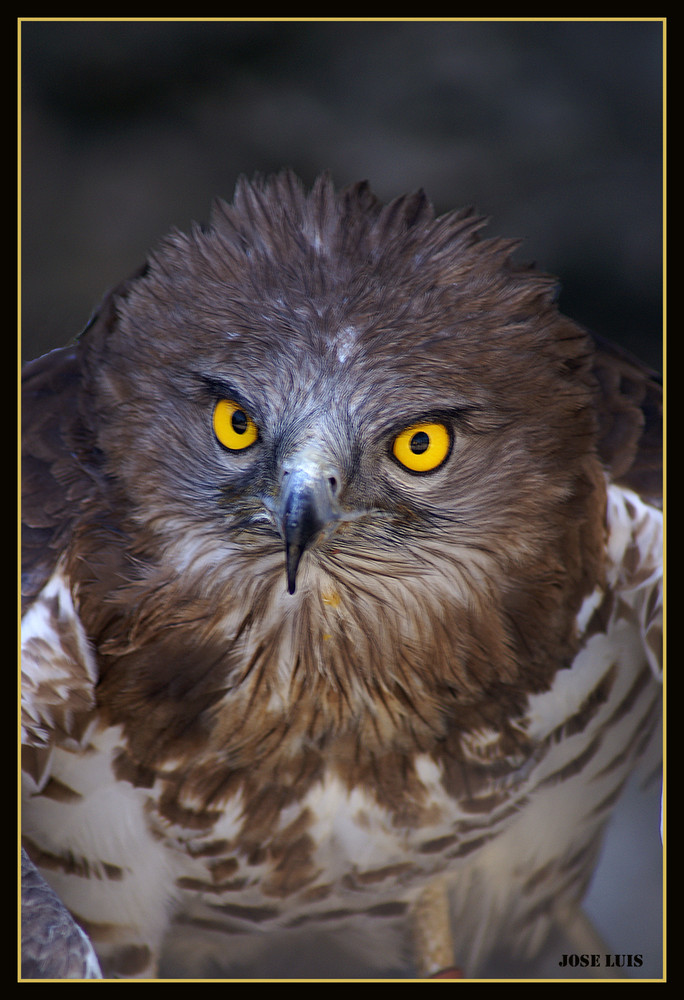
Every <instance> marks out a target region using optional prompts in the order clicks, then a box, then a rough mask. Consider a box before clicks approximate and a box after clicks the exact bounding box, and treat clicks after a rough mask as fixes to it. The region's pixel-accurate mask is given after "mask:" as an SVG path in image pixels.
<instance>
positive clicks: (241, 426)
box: [230, 410, 247, 434]
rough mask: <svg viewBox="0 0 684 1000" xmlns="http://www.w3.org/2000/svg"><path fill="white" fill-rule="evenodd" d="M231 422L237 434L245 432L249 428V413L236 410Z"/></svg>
mask: <svg viewBox="0 0 684 1000" xmlns="http://www.w3.org/2000/svg"><path fill="white" fill-rule="evenodd" d="M230 422H231V424H232V425H233V430H234V431H235V433H236V434H244V433H245V431H246V430H247V414H246V413H244V412H243V411H242V410H236V411H235V413H234V414H233V416H232V417H231V420H230Z"/></svg>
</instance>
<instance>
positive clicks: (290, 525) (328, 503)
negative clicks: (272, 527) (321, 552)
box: [280, 468, 339, 594]
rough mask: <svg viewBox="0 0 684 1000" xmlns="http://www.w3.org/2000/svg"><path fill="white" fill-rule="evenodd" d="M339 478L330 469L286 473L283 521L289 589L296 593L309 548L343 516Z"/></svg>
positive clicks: (281, 496)
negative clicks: (318, 536)
mask: <svg viewBox="0 0 684 1000" xmlns="http://www.w3.org/2000/svg"><path fill="white" fill-rule="evenodd" d="M338 483H339V478H338V477H337V476H336V475H334V474H332V473H331V472H330V471H329V470H326V471H323V470H321V469H316V470H311V469H309V468H296V469H294V470H292V471H288V472H285V474H284V475H283V482H282V489H281V495H280V523H281V530H282V534H283V538H284V539H285V568H286V571H287V589H288V592H289V593H290V594H294V592H295V584H296V579H297V569H298V567H299V563H300V560H301V558H302V555H303V554H304V551H305V550H306V548H307V547H308V546H309V545H310V544H311V542H312V541H313V540H314V539H315V538H316V536H317V535H318V534H319V532H321V531H322V530H323V529H324V528H325V527H326V526H328V525H330V524H331V523H332V522H334V521H336V520H337V519H338V518H339V510H338V507H337V503H336V500H335V496H336V493H337V489H338Z"/></svg>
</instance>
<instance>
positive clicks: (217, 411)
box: [214, 399, 259, 451]
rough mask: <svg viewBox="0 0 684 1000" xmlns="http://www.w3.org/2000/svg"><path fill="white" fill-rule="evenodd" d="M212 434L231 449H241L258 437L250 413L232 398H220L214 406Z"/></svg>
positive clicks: (247, 446)
mask: <svg viewBox="0 0 684 1000" xmlns="http://www.w3.org/2000/svg"><path fill="white" fill-rule="evenodd" d="M214 434H215V435H216V437H217V438H218V439H219V441H220V442H221V444H222V445H223V446H224V447H225V448H229V449H230V450H231V451H243V450H244V449H245V448H249V446H250V445H251V444H254V442H255V441H256V439H257V438H258V437H259V431H258V430H257V425H256V424H255V423H254V421H253V420H252V418H251V417H250V415H249V414H248V413H247V412H246V410H243V408H242V407H241V406H240V405H239V403H234V402H233V400H232V399H220V400H219V401H218V403H217V404H216V406H215V407H214Z"/></svg>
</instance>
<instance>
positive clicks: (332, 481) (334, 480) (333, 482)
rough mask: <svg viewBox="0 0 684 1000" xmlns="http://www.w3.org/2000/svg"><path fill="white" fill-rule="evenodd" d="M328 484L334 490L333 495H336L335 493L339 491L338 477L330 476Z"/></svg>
mask: <svg viewBox="0 0 684 1000" xmlns="http://www.w3.org/2000/svg"><path fill="white" fill-rule="evenodd" d="M328 484H329V486H330V489H331V491H332V495H333V496H335V494H336V493H337V478H336V477H335V476H330V477H329V479H328Z"/></svg>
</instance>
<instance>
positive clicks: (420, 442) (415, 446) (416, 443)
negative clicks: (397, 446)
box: [409, 431, 430, 455]
mask: <svg viewBox="0 0 684 1000" xmlns="http://www.w3.org/2000/svg"><path fill="white" fill-rule="evenodd" d="M429 446H430V438H429V437H428V435H427V434H426V433H425V431H418V432H417V433H416V434H414V435H413V437H412V438H411V443H410V444H409V448H410V449H411V451H412V452H413V454H414V455H422V454H423V452H424V451H427V450H428V448H429Z"/></svg>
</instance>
